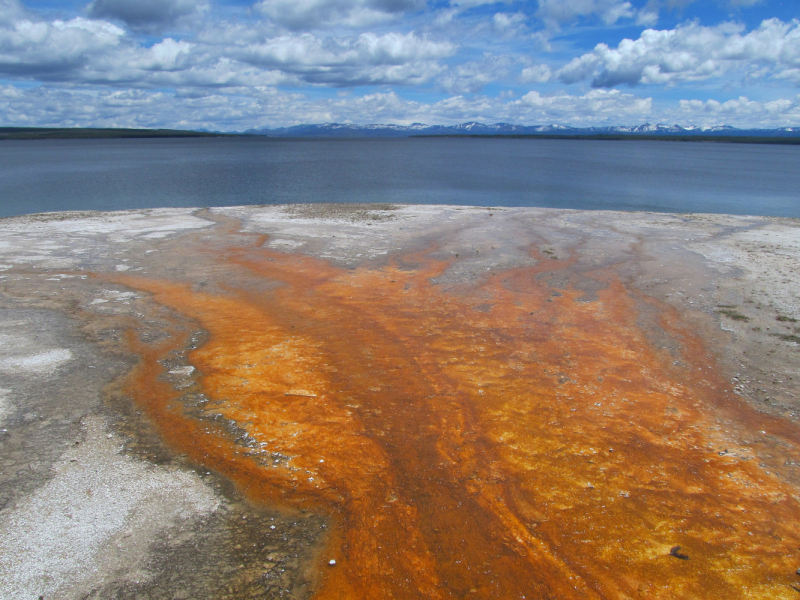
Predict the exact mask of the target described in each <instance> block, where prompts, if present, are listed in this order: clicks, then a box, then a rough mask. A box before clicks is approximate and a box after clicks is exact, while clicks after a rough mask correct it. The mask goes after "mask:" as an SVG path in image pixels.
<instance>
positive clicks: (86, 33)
mask: <svg viewBox="0 0 800 600" xmlns="http://www.w3.org/2000/svg"><path fill="white" fill-rule="evenodd" d="M124 34H125V32H124V31H123V30H122V29H120V28H119V27H117V26H116V25H112V24H111V23H107V22H105V21H94V20H90V19H84V18H82V17H77V18H75V19H72V20H70V21H61V20H56V21H53V22H51V23H45V22H34V21H28V20H22V21H16V22H15V23H13V24H12V25H11V26H10V27H8V28H4V29H2V30H0V73H2V74H5V75H21V76H28V77H31V76H35V77H50V76H54V75H56V76H57V74H59V73H65V72H69V73H74V72H76V71H79V70H80V69H82V68H83V67H85V66H86V65H87V63H88V62H90V61H91V60H92V57H96V56H100V55H103V54H105V53H107V52H113V51H114V50H115V49H116V48H117V47H118V46H119V45H120V44H121V43H122V39H123V37H124Z"/></svg>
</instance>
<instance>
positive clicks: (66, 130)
mask: <svg viewBox="0 0 800 600" xmlns="http://www.w3.org/2000/svg"><path fill="white" fill-rule="evenodd" d="M210 137H229V138H233V137H239V138H265V139H269V140H271V141H277V140H287V141H288V140H295V141H297V140H308V141H314V140H316V141H321V140H333V141H347V140H378V139H381V140H386V139H409V138H486V139H541V140H599V141H624V142H631V141H633V142H644V141H647V142H706V143H721V144H777V145H789V146H798V145H800V136H785V137H784V136H764V135H705V134H699V135H691V134H689V135H687V134H679V135H670V134H639V133H633V134H626V133H598V134H591V133H587V134H581V133H573V134H568V133H563V134H562V133H432V134H415V135H402V136H391V135H385V136H383V135H372V136H368V135H364V136H359V135H302V136H291V135H266V134H259V133H216V132H208V131H191V130H185V129H115V128H90V127H87V128H81V127H75V128H70V127H0V141H2V140H79V139H153V138H210Z"/></svg>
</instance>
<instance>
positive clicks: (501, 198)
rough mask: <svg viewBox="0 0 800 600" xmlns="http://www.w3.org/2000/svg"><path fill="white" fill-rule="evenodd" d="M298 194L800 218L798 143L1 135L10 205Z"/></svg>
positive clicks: (0, 209) (249, 199) (13, 210)
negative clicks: (28, 138)
mask: <svg viewBox="0 0 800 600" xmlns="http://www.w3.org/2000/svg"><path fill="white" fill-rule="evenodd" d="M291 202H396V203H420V204H461V205H479V206H540V207H553V208H579V209H603V210H644V211H658V212H711V213H731V214H752V215H774V216H788V217H800V146H766V145H745V144H701V143H686V142H681V143H678V142H644V141H643V142H614V141H593V140H531V139H474V138H461V139H459V138H401V139H377V140H375V139H372V140H282V139H274V138H272V139H269V138H195V139H155V140H52V141H4V142H0V216H12V215H20V214H26V213H35V212H47V211H60V210H120V209H131V208H151V207H166V206H171V207H181V206H232V205H238V204H283V203H291Z"/></svg>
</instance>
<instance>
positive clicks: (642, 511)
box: [0, 204, 800, 599]
mask: <svg viewBox="0 0 800 600" xmlns="http://www.w3.org/2000/svg"><path fill="white" fill-rule="evenodd" d="M799 294H800V221H798V220H793V219H780V218H766V217H740V216H727V215H701V214H685V215H667V214H655V213H623V212H611V211H608V212H588V211H572V210H549V209H534V208H491V209H486V208H471V207H456V206H435V207H432V206H415V205H382V204H371V205H369V204H368V205H364V204H361V205H330V204H328V205H326V204H317V205H289V206H269V207H263V206H262V207H234V208H212V209H198V210H188V209H164V210H147V211H129V212H115V213H51V214H42V215H30V216H24V217H14V218H7V219H2V220H0V557H2V558H0V598H8V599H25V598H32V599H38V598H44V599H51V598H52V599H56V598H58V599H62V598H63V599H78V598H123V599H128V598H130V599H140V598H145V599H156V598H157V599H162V598H163V599H167V598H168V599H173V598H174V599H180V598H192V599H194V598H231V599H233V598H290V599H301V598H319V599H372V598H376V599H378V598H379V599H384V598H398V599H406V598H408V599H416V598H419V599H423V598H424V599H429V598H442V599H444V598H500V599H506V598H508V599H511V598H529V599H547V598H553V599H555V598H565V599H570V598H576V599H577V598H580V599H586V598H597V599H600V598H614V599H616V598H628V599H630V598H660V599H668V598H669V599H672V598H676V599H677V598H726V599H737V598H742V599H745V598H746V599H750V598H779V599H783V598H785V599H794V598H798V597H800V575H798V574H797V572H798V569H800V385H798V382H800V297H799Z"/></svg>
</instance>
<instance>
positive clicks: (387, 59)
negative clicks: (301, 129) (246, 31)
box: [231, 32, 456, 85]
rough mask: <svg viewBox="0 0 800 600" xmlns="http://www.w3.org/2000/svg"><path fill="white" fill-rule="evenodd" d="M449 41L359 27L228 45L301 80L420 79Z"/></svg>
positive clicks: (448, 50)
mask: <svg viewBox="0 0 800 600" xmlns="http://www.w3.org/2000/svg"><path fill="white" fill-rule="evenodd" d="M455 49H456V47H455V46H454V45H453V44H451V43H449V42H436V41H432V40H428V39H427V38H424V37H419V36H417V35H416V34H414V33H413V32H412V33H408V34H399V33H387V34H385V35H376V34H374V33H362V34H361V35H359V36H357V37H355V38H319V37H316V36H314V35H311V34H308V33H306V34H300V35H291V36H281V37H278V38H273V39H269V40H266V41H264V42H263V43H260V44H247V45H243V46H240V47H238V48H236V49H235V50H232V51H231V54H232V55H235V56H236V57H237V58H238V59H239V60H242V61H244V62H247V63H249V64H252V65H257V66H260V67H269V68H279V69H281V70H283V71H286V72H288V73H293V74H297V75H298V76H299V77H301V78H302V79H303V80H305V81H309V82H312V83H328V84H331V85H358V84H365V83H371V84H378V83H401V84H402V83H405V84H411V83H420V82H423V81H428V80H429V79H430V78H431V77H433V76H434V75H436V74H438V73H439V72H440V71H441V70H442V69H443V67H441V66H439V64H438V63H437V62H436V61H437V59H441V58H445V57H447V56H450V55H452V54H453V53H454V52H455Z"/></svg>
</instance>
